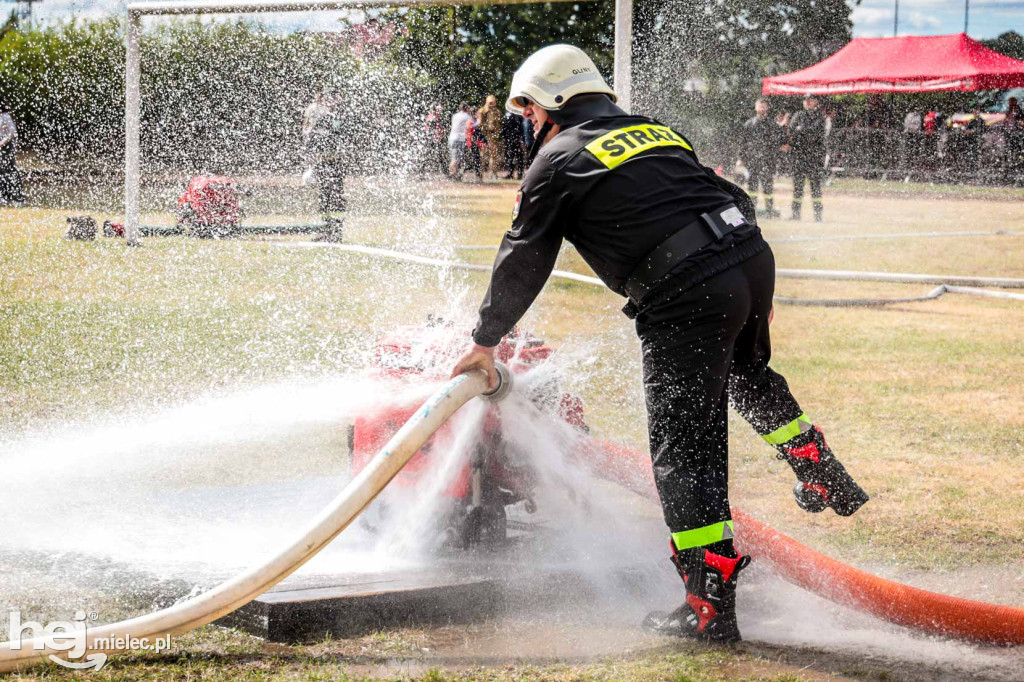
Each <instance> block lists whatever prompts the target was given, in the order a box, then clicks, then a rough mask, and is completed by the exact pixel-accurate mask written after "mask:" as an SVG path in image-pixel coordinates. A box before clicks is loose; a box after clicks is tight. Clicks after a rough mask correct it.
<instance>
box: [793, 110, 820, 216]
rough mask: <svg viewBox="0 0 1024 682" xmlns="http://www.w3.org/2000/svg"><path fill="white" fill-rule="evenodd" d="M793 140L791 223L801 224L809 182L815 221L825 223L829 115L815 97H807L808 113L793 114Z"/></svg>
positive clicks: (805, 111) (804, 111) (806, 111)
mask: <svg viewBox="0 0 1024 682" xmlns="http://www.w3.org/2000/svg"><path fill="white" fill-rule="evenodd" d="M789 138H790V145H791V146H792V151H791V152H790V153H791V155H792V158H793V213H792V215H790V217H789V219H790V220H800V211H801V208H802V207H803V201H804V181H805V180H806V181H807V184H808V185H810V187H811V200H812V202H813V203H814V220H815V222H821V220H822V216H823V213H824V207H823V205H822V200H821V181H822V179H823V178H824V176H825V153H826V150H825V115H824V113H823V112H822V111H821V107H820V106H818V98H817V97H815V96H814V95H805V96H804V110H803V111H798V112H796V113H795V114H793V117H792V119H791V120H790V122H789Z"/></svg>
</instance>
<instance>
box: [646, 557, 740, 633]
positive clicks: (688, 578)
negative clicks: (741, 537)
mask: <svg viewBox="0 0 1024 682" xmlns="http://www.w3.org/2000/svg"><path fill="white" fill-rule="evenodd" d="M672 563H673V564H675V567H676V570H677V571H679V575H680V576H681V577H682V578H683V584H684V585H686V601H685V602H684V603H683V605H682V606H680V607H679V608H678V609H676V610H675V611H673V612H672V613H665V612H664V611H652V612H651V613H648V614H647V617H646V618H644V622H643V628H644V630H647V631H648V632H653V633H655V634H659V635H672V636H674V637H691V638H694V639H703V640H705V641H709V642H738V641H740V639H742V638H741V637H740V628H739V625H737V623H736V577H737V576H738V575H739V572H740V571H742V570H743V569H744V568H746V566H747V564H749V563H750V557H749V556H739V557H736V558H735V559H729V558H728V557H724V556H719V555H717V554H712V553H711V552H709V551H708V550H707V549H705V548H704V547H694V548H692V549H686V550H682V551H680V552H677V551H676V548H675V545H674V544H673V545H672Z"/></svg>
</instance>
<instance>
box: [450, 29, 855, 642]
mask: <svg viewBox="0 0 1024 682" xmlns="http://www.w3.org/2000/svg"><path fill="white" fill-rule="evenodd" d="M616 101H617V97H616V95H615V93H614V91H612V89H611V88H609V87H608V85H607V83H605V81H604V79H603V78H602V77H601V75H600V73H599V72H598V70H597V67H596V66H595V65H594V63H593V61H592V60H591V59H590V57H588V56H587V55H586V53H584V52H583V51H582V50H580V49H578V48H575V47H573V46H571V45H551V46H548V47H545V48H543V49H541V50H539V51H538V52H536V53H534V54H533V55H531V56H530V57H529V58H528V59H527V60H526V61H525V62H524V63H523V65H522V66H520V67H519V70H518V71H516V73H515V76H514V77H513V79H512V87H511V91H510V93H509V98H508V100H507V102H506V105H505V106H506V108H507V109H509V110H510V111H516V112H521V113H522V115H523V116H524V117H526V118H529V119H531V120H532V121H533V123H534V126H535V127H536V129H537V143H536V144H535V145H534V147H533V148H532V149H531V156H534V157H535V158H534V162H533V165H531V167H530V169H529V170H528V171H527V173H526V177H525V178H524V179H523V184H522V187H521V189H520V191H519V196H518V197H517V199H516V207H515V209H514V210H513V214H512V228H511V229H510V230H509V231H508V232H507V233H506V234H505V237H504V238H503V239H502V242H501V246H500V247H499V250H498V255H497V257H496V259H495V262H494V269H493V272H492V274H491V282H490V285H489V287H488V290H487V294H486V295H485V296H484V300H483V303H482V305H481V306H480V312H479V319H478V321H477V325H476V328H475V329H474V331H473V344H472V345H471V346H470V348H469V350H468V351H467V352H466V353H465V354H464V355H463V356H462V358H460V360H459V361H458V362H457V363H456V365H455V368H454V369H453V371H452V375H453V376H455V375H458V374H461V373H463V372H466V371H469V370H473V369H483V370H484V371H486V372H487V375H488V377H489V378H490V381H491V385H492V386H494V385H496V383H497V375H496V372H495V369H494V348H495V346H497V345H498V343H499V342H500V341H501V339H502V337H503V336H504V335H505V334H506V333H508V331H509V330H510V329H512V327H513V326H514V325H515V324H516V323H517V322H518V321H519V319H520V318H521V317H522V316H523V314H524V313H525V312H526V310H527V309H528V308H529V307H530V305H532V303H533V301H534V299H535V298H536V297H537V295H538V294H539V293H540V291H541V289H542V288H543V286H544V283H545V282H546V280H547V278H548V276H549V275H550V274H551V271H552V269H553V268H554V265H555V261H556V259H557V258H558V254H559V250H560V248H561V245H562V241H563V239H567V240H569V241H570V242H571V243H572V244H573V245H575V247H576V249H577V251H578V253H579V254H580V256H582V257H583V259H584V260H585V261H586V262H587V263H588V264H589V265H590V266H591V268H593V270H594V272H595V273H596V274H597V275H598V276H599V277H600V278H601V280H602V281H603V282H604V283H605V284H606V285H607V286H608V287H609V288H610V289H611V290H612V291H615V292H616V293H618V294H620V295H623V296H627V297H628V298H629V303H627V305H626V308H625V309H624V312H625V313H626V314H627V315H628V316H629V317H631V318H633V319H634V320H635V323H636V331H637V335H638V336H639V337H640V340H641V344H642V352H643V380H644V388H645V392H646V396H647V411H648V417H649V418H648V424H649V429H650V445H651V456H652V458H653V468H654V478H655V482H656V483H657V486H658V493H659V496H660V498H661V503H662V508H663V511H664V514H665V521H666V523H667V525H668V527H669V531H670V534H671V542H670V545H671V548H672V561H673V564H674V565H675V566H676V568H677V569H678V571H679V575H680V576H681V577H682V579H683V583H684V586H685V590H686V600H685V602H684V604H683V605H682V606H681V607H679V608H678V609H676V610H675V611H673V612H671V613H664V612H654V613H651V614H649V615H648V617H647V619H646V620H645V621H644V626H645V627H646V628H647V629H649V630H653V631H655V632H660V633H664V634H672V635H678V636H687V637H695V638H699V639H706V640H715V641H735V640H738V639H740V632H739V628H738V626H737V624H736V611H735V599H736V580H737V577H738V575H739V573H740V571H742V570H743V568H744V567H745V566H746V565H747V563H748V562H749V557H741V556H739V555H738V554H737V553H736V551H735V548H734V547H733V542H732V538H733V526H732V520H731V519H732V517H731V511H730V507H729V491H728V462H729V458H728V444H729V438H728V405H729V401H730V399H731V400H732V402H733V403H734V405H735V406H736V408H737V410H738V411H739V413H740V414H741V415H743V417H744V418H745V419H747V421H749V422H750V423H751V424H752V425H754V427H755V428H756V429H757V431H758V433H760V434H761V435H762V437H763V438H764V439H765V440H766V441H767V442H768V443H770V444H772V445H774V446H775V447H776V448H777V449H778V451H779V454H780V456H781V457H782V458H783V459H785V460H786V461H787V462H788V463H789V464H790V466H792V468H793V470H794V472H795V473H796V475H797V479H798V485H797V490H796V497H797V502H798V504H800V506H801V507H803V508H804V509H806V510H808V511H822V510H823V509H825V507H826V506H831V507H832V508H833V509H834V510H835V511H836V512H837V513H839V514H843V515H849V514H852V513H854V512H855V511H856V510H857V509H858V508H859V507H860V506H861V505H862V504H864V502H866V501H867V495H865V494H864V491H863V490H861V489H860V487H858V486H857V484H856V483H854V482H853V480H852V479H851V478H850V476H849V475H848V474H847V473H846V470H845V469H844V468H843V466H842V465H841V464H840V463H839V461H838V460H837V459H836V458H835V457H834V456H833V454H832V452H831V450H829V448H828V446H827V445H826V443H825V439H824V436H823V435H822V433H821V430H820V429H818V427H817V426H815V425H813V424H812V422H811V420H810V419H809V418H808V417H807V415H806V414H804V412H803V410H802V409H801V408H800V406H799V405H798V404H797V402H796V400H795V399H794V398H793V396H792V394H791V393H790V392H789V388H788V386H787V384H786V381H785V379H784V378H783V377H782V376H780V375H779V374H777V373H775V372H774V371H773V370H772V369H770V368H769V367H768V361H769V360H770V358H771V342H770V339H769V333H768V331H769V328H768V325H769V320H770V318H771V312H772V308H771V306H772V296H773V292H774V285H775V261H774V257H773V256H772V252H771V249H770V248H769V247H768V244H767V243H766V242H765V241H764V239H763V237H762V236H761V231H760V229H759V228H758V227H757V224H756V221H755V218H754V215H753V205H752V204H751V202H750V198H749V197H748V196H747V195H746V193H745V192H743V190H741V189H740V188H739V187H736V186H735V185H733V184H732V183H730V182H728V181H727V180H725V179H724V178H721V177H719V176H717V175H716V174H715V173H714V171H712V170H711V169H710V168H707V167H705V166H703V165H701V164H700V163H699V162H698V160H697V156H696V154H695V153H694V151H693V147H692V145H691V144H690V142H689V141H688V140H686V138H684V137H683V136H682V135H680V134H679V133H677V132H675V131H674V130H672V129H670V128H668V127H666V126H663V125H660V124H658V123H657V122H656V121H653V120H651V119H649V118H644V117H642V116H634V115H630V114H627V113H626V112H624V111H623V110H622V109H620V108H619V107H617V106H616V105H615V102H616Z"/></svg>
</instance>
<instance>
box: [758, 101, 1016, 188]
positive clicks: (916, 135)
mask: <svg viewBox="0 0 1024 682" xmlns="http://www.w3.org/2000/svg"><path fill="white" fill-rule="evenodd" d="M1007 94H1008V95H1009V94H1011V93H1007ZM759 101H760V102H764V105H762V106H766V105H767V102H766V101H765V100H759ZM852 103H856V102H855V101H842V100H839V101H833V102H828V101H824V100H823V101H822V102H821V105H820V106H821V112H822V113H821V117H822V125H823V128H824V132H825V141H824V146H825V153H824V156H823V162H824V163H825V165H826V167H827V168H828V169H829V171H831V172H834V173H838V174H848V175H858V176H864V177H878V176H886V175H892V176H898V177H904V178H910V177H913V178H914V179H918V180H924V181H931V180H935V181H940V180H941V181H951V180H964V179H973V180H978V181H991V182H1003V183H1006V182H1008V183H1011V184H1019V183H1021V182H1024V113H1022V111H1021V107H1020V104H1019V103H1018V99H1017V98H1016V97H1012V96H1009V97H1006V98H1005V99H1004V100H1003V102H1002V103H999V104H997V105H995V106H990V107H988V108H987V109H985V110H983V109H982V107H981V106H978V105H975V106H973V107H971V108H969V110H967V111H961V112H958V113H946V112H943V111H940V110H937V109H929V108H926V107H914V106H911V107H910V108H909V109H907V110H904V111H900V112H897V111H896V110H895V108H894V105H893V103H892V102H891V101H889V100H887V99H886V98H884V97H883V96H881V95H872V96H870V97H869V98H868V99H867V102H866V104H867V106H863V104H862V103H861V106H858V107H857V108H856V109H854V107H853V106H851V104H852ZM772 115H773V117H774V118H775V119H776V121H777V123H778V125H779V126H780V130H783V131H785V132H784V134H783V137H785V138H787V139H786V140H783V142H782V145H780V149H779V150H778V154H777V156H778V161H777V164H778V168H779V172H784V173H790V172H792V171H793V170H794V168H797V167H798V166H797V165H794V163H793V162H795V161H797V160H798V159H797V158H796V157H797V156H799V154H795V155H794V154H788V153H787V152H788V151H789V149H781V146H785V145H786V144H787V141H789V140H788V138H791V137H792V135H793V132H794V129H793V127H792V125H790V122H791V121H792V119H793V118H794V117H795V114H789V113H787V112H785V111H778V112H772ZM750 132H751V131H750V130H748V133H750ZM746 137H749V134H748V135H747V136H746ZM744 144H745V145H747V146H749V145H750V141H749V140H747V139H745V141H744ZM798 144H799V143H798ZM790 157H793V158H790Z"/></svg>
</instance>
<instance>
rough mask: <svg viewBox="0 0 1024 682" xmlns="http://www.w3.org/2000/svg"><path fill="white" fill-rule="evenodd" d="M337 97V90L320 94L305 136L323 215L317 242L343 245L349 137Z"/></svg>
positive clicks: (308, 111)
mask: <svg viewBox="0 0 1024 682" xmlns="http://www.w3.org/2000/svg"><path fill="white" fill-rule="evenodd" d="M337 104H338V101H337V97H336V95H335V94H334V93H333V91H328V92H325V93H324V94H318V95H317V98H316V101H315V102H314V103H313V104H311V105H310V106H309V107H307V109H306V112H305V115H304V121H303V124H302V133H303V137H304V139H305V142H306V151H307V154H308V155H309V157H310V160H311V161H312V164H313V177H315V178H316V181H317V186H318V188H319V190H320V203H319V205H320V213H321V215H322V216H323V231H322V232H321V233H320V234H319V235H318V236H316V237H314V241H328V242H340V241H342V240H343V230H344V224H345V210H346V208H347V206H348V200H347V199H346V197H345V175H346V170H347V168H346V161H347V160H346V158H345V156H346V155H345V147H346V145H347V135H346V132H345V130H344V119H343V118H342V117H341V115H340V114H339V113H338V112H337V109H336V107H337Z"/></svg>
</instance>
